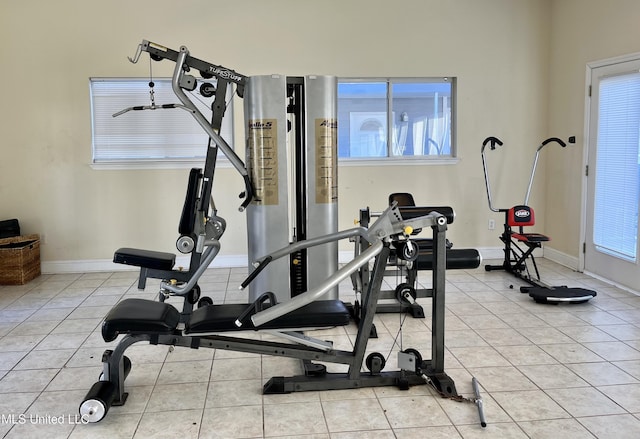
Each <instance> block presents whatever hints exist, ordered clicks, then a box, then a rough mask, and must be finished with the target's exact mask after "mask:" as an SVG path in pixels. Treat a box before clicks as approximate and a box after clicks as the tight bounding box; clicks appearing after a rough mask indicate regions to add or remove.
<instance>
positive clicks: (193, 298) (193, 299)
mask: <svg viewBox="0 0 640 439" xmlns="http://www.w3.org/2000/svg"><path fill="white" fill-rule="evenodd" d="M187 300H188V301H189V303H190V304H192V305H194V304H196V303H198V300H200V286H199V285H198V284H196V285H195V286H194V287H193V288H192V289H191V291H189V293H187Z"/></svg>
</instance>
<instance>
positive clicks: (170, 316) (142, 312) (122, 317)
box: [102, 299, 180, 342]
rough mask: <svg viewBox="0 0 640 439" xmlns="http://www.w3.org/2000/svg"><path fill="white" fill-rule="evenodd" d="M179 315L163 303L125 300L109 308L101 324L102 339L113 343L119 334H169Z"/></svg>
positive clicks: (176, 323) (178, 319) (174, 327)
mask: <svg viewBox="0 0 640 439" xmlns="http://www.w3.org/2000/svg"><path fill="white" fill-rule="evenodd" d="M179 321H180V313H179V312H178V310H177V309H175V308H174V307H173V306H171V305H169V304H168V303H164V302H156V301H153V300H147V299H125V300H123V301H122V302H119V303H118V304H117V305H116V306H114V307H113V308H111V311H109V313H108V314H107V316H106V317H105V319H104V322H103V323H102V338H104V340H105V341H107V342H109V341H113V340H115V339H116V337H118V335H120V334H170V333H172V332H173V331H174V330H175V329H176V326H177V325H178V322H179Z"/></svg>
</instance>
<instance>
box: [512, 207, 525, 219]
mask: <svg viewBox="0 0 640 439" xmlns="http://www.w3.org/2000/svg"><path fill="white" fill-rule="evenodd" d="M514 215H515V216H517V217H518V218H525V217H528V216H529V211H528V210H526V209H520V210H516V211H515V213H514Z"/></svg>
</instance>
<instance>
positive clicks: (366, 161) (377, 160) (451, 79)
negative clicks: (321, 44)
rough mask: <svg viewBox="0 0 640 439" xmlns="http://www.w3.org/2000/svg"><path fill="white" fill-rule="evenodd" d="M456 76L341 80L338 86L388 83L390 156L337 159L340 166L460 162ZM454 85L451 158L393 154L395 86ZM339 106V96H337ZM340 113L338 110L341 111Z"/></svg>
mask: <svg viewBox="0 0 640 439" xmlns="http://www.w3.org/2000/svg"><path fill="white" fill-rule="evenodd" d="M457 79H458V78H457V77H456V76H430V77H395V76H393V77H392V76H388V77H378V76H375V77H339V78H338V86H339V85H340V84H341V83H375V82H380V83H385V84H386V110H385V111H386V113H387V118H386V119H387V139H386V140H387V142H386V143H387V154H388V155H387V156H385V157H340V156H339V157H338V164H339V165H340V166H371V165H381V166H385V165H389V166H394V165H425V164H427V165H451V164H455V163H458V161H459V158H458V148H457ZM444 82H448V83H450V84H451V141H450V143H451V154H450V155H420V156H409V155H406V156H405V155H391V154H389V153H390V148H391V146H390V145H391V144H392V136H393V134H392V133H393V85H394V84H403V83H404V84H410V83H444ZM337 101H338V105H340V97H339V95H338V99H337ZM338 111H339V110H338Z"/></svg>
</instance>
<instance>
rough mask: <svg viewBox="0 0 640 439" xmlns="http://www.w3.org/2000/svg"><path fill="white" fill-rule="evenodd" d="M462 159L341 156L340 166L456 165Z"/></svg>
mask: <svg viewBox="0 0 640 439" xmlns="http://www.w3.org/2000/svg"><path fill="white" fill-rule="evenodd" d="M459 161H460V159H459V158H458V157H438V158H413V157H402V158H389V157H380V158H339V159H338V166H345V167H349V166H416V165H420V166H422V165H455V164H457V163H458V162H459Z"/></svg>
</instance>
